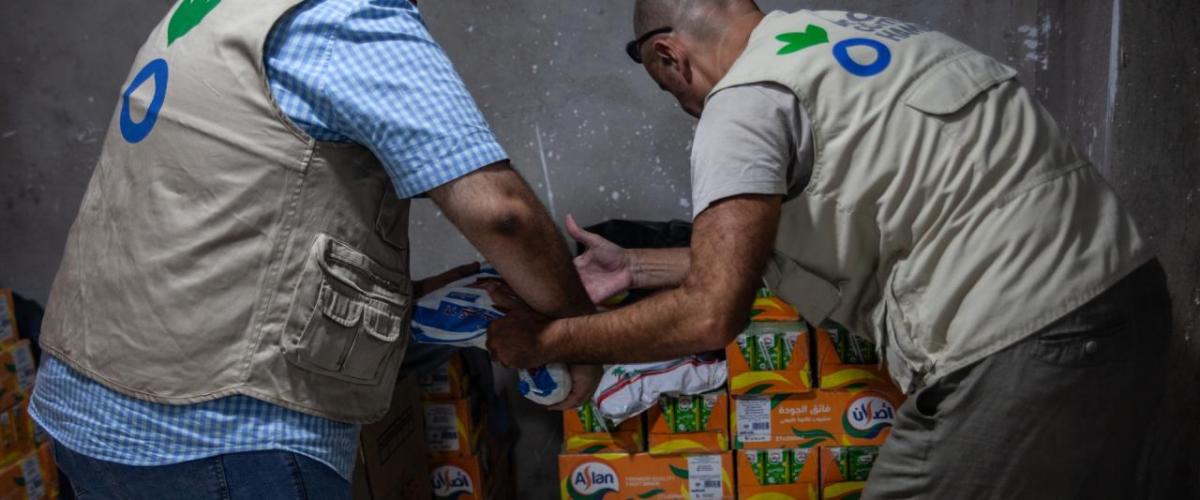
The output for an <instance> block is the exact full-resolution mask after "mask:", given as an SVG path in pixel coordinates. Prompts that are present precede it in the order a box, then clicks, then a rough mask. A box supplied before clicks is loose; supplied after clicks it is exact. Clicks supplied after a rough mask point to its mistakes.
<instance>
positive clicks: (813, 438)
mask: <svg viewBox="0 0 1200 500" xmlns="http://www.w3.org/2000/svg"><path fill="white" fill-rule="evenodd" d="M792 434H795V435H796V437H798V438H804V439H807V440H808V441H804V442H802V443H800V444H799V445H798V446H797V448H812V447H813V446H816V445H818V444H821V442H823V441H825V440H829V441H837V438H835V437H834V436H833V434H831V433H830V432H829V431H827V430H823V429H813V430H808V431H801V430H796V428H794V427H793V428H792Z"/></svg>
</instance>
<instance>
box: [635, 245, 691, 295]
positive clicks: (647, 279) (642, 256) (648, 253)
mask: <svg viewBox="0 0 1200 500" xmlns="http://www.w3.org/2000/svg"><path fill="white" fill-rule="evenodd" d="M627 251H628V252H629V267H630V270H631V273H632V274H633V284H632V286H631V288H639V289H655V288H674V287H677V286H679V285H680V284H682V283H683V280H684V279H685V278H687V273H688V268H689V267H691V263H692V258H691V251H690V249H688V248H687V247H683V248H645V249H629V250H627Z"/></svg>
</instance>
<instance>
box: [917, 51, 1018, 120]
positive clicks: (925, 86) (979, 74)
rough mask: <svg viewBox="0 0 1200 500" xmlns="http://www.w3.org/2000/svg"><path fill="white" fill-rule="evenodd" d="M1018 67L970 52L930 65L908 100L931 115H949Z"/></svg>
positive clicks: (1004, 78)
mask: <svg viewBox="0 0 1200 500" xmlns="http://www.w3.org/2000/svg"><path fill="white" fill-rule="evenodd" d="M1015 76H1017V71H1016V70H1014V69H1012V68H1010V67H1008V66H1005V65H1003V64H1001V63H1000V62H999V61H997V60H995V59H992V58H991V57H988V56H986V55H983V54H980V53H978V52H967V53H965V54H963V55H960V56H958V57H955V58H953V59H950V60H948V61H946V62H943V63H941V64H940V65H938V66H936V67H934V68H933V69H930V70H929V71H927V72H926V74H925V75H924V76H922V77H921V79H920V80H919V81H917V82H916V83H915V84H913V90H912V92H911V93H910V94H909V96H908V99H907V100H906V101H905V104H907V105H908V107H910V108H913V109H915V110H917V111H920V112H922V113H926V114H930V115H949V114H953V113H955V112H957V111H958V110H960V109H962V108H963V107H964V106H966V105H967V103H969V102H971V101H972V100H974V99H975V97H977V96H979V94H982V93H983V92H984V91H985V90H988V89H990V88H992V87H994V86H996V85H998V84H1000V83H1001V82H1004V81H1007V80H1010V79H1012V78H1013V77H1015Z"/></svg>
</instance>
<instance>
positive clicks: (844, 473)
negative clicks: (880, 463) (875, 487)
mask: <svg viewBox="0 0 1200 500" xmlns="http://www.w3.org/2000/svg"><path fill="white" fill-rule="evenodd" d="M820 457H821V467H820V469H821V485H822V486H824V485H828V484H833V483H845V482H857V481H866V480H867V477H868V476H869V475H870V474H871V469H872V468H873V467H874V466H875V460H876V459H877V458H879V447H878V446H822V447H821V451H820Z"/></svg>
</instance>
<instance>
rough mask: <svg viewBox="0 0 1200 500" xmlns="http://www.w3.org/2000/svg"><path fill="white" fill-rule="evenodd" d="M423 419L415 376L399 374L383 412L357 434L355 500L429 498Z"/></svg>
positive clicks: (429, 488) (430, 491)
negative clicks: (388, 406)
mask: <svg viewBox="0 0 1200 500" xmlns="http://www.w3.org/2000/svg"><path fill="white" fill-rule="evenodd" d="M424 420H425V419H424V412H423V409H422V406H421V399H420V389H419V388H418V387H417V382H416V377H414V376H411V375H410V376H406V377H404V378H401V379H400V380H399V381H398V382H397V383H396V389H395V391H394V392H393V393H392V405H391V408H390V409H388V413H387V415H386V416H384V417H383V420H380V421H379V422H376V423H374V424H370V425H365V426H363V429H362V432H361V433H360V434H359V447H358V463H357V464H355V467H354V470H355V477H354V498H355V499H356V500H391V499H397V500H398V499H408V498H430V496H431V495H432V490H431V487H430V483H429V475H428V471H429V468H428V461H427V458H426V449H425V423H424Z"/></svg>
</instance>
